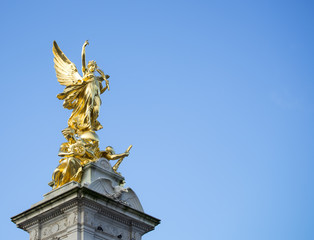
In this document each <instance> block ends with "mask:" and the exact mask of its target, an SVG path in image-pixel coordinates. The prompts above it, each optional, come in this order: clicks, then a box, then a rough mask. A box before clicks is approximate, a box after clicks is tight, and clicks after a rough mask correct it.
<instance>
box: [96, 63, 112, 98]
mask: <svg viewBox="0 0 314 240" xmlns="http://www.w3.org/2000/svg"><path fill="white" fill-rule="evenodd" d="M97 72H98V73H99V74H100V75H101V77H102V79H104V80H105V81H106V86H105V87H104V88H102V89H101V90H100V93H101V94H103V93H104V92H105V91H106V89H108V91H109V90H110V88H109V81H108V78H109V77H110V76H109V75H105V74H104V72H103V71H102V70H101V69H99V68H97Z"/></svg>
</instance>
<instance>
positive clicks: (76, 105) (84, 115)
mask: <svg viewBox="0 0 314 240" xmlns="http://www.w3.org/2000/svg"><path fill="white" fill-rule="evenodd" d="M88 44H89V43H88V41H85V43H84V45H83V47H82V72H83V77H81V75H80V74H79V73H78V71H77V68H76V66H75V65H74V64H73V63H72V62H71V61H70V60H69V59H68V58H67V57H66V56H65V54H64V53H63V52H62V51H61V49H60V48H59V46H58V45H57V43H56V41H54V42H53V48H52V52H53V54H54V63H55V65H54V67H55V70H56V74H57V78H58V81H59V83H60V84H61V85H65V86H66V88H65V89H64V91H63V93H60V94H58V95H57V97H58V99H60V100H64V103H63V107H64V108H67V109H73V111H72V114H71V116H70V118H69V120H68V126H69V128H71V129H73V130H74V131H75V133H76V134H81V133H83V132H86V131H97V130H99V129H102V128H103V127H102V125H101V124H100V123H99V122H98V120H97V118H98V115H99V109H100V105H101V99H100V94H102V93H104V92H105V91H106V90H107V89H108V90H109V81H108V78H109V75H105V74H104V72H103V71H102V70H101V69H99V68H98V67H97V64H96V62H95V61H89V62H88V64H87V68H86V62H85V47H86V46H87V45H88ZM95 71H97V72H98V73H99V74H100V76H96V75H95ZM103 81H105V83H106V85H105V87H103V84H102V83H103Z"/></svg>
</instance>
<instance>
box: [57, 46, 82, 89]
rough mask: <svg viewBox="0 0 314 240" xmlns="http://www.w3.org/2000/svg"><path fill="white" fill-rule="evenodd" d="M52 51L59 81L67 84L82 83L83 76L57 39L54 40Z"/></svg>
mask: <svg viewBox="0 0 314 240" xmlns="http://www.w3.org/2000/svg"><path fill="white" fill-rule="evenodd" d="M52 52H53V55H54V59H53V62H54V63H55V65H54V67H55V70H56V75H57V78H58V82H59V83H60V84H61V85H65V86H69V85H76V84H80V83H81V82H82V77H81V75H80V74H79V73H78V71H77V68H76V66H75V65H74V63H72V62H71V61H70V60H69V59H68V58H67V57H66V56H65V54H64V53H63V52H62V51H61V49H60V48H59V46H58V44H57V43H56V41H53V47H52Z"/></svg>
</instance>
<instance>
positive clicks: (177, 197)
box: [0, 0, 314, 240]
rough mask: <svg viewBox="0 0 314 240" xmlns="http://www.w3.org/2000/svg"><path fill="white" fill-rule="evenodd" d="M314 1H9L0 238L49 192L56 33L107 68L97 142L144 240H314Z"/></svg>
mask: <svg viewBox="0 0 314 240" xmlns="http://www.w3.org/2000/svg"><path fill="white" fill-rule="evenodd" d="M313 12H314V3H313V1H302V0H298V1H287V0H285V1H277V0H269V1H267V0H266V1H197V0H195V1H184V0H181V1H163V0H159V1H125V0H121V1H107V0H102V1H84V2H83V1H2V2H1V14H0V20H1V23H2V24H1V38H0V46H1V58H0V64H1V67H2V71H1V90H2V91H1V94H0V100H1V103H2V107H1V118H0V124H1V126H2V133H1V136H2V137H1V149H2V150H1V152H2V156H1V158H2V178H1V179H2V187H1V205H0V206H1V209H0V210H1V218H0V226H1V238H3V239H14V240H19V239H21V240H22V239H28V234H27V233H25V232H23V231H22V230H20V229H17V228H16V227H15V225H14V224H13V223H11V222H10V217H12V216H13V215H16V214H18V213H20V212H22V211H24V210H26V209H28V208H29V207H30V206H31V204H33V203H35V202H37V201H39V200H41V199H42V195H43V194H45V193H47V192H48V191H50V187H49V186H48V185H47V184H48V182H49V181H50V180H51V174H52V172H53V170H54V169H55V167H56V166H57V165H58V161H59V158H58V156H57V152H58V149H59V146H60V144H61V143H62V142H63V141H64V139H63V137H62V134H61V130H62V129H63V128H65V127H66V125H67V119H68V117H69V115H70V111H68V110H65V109H63V108H62V102H61V101H59V100H58V99H57V98H56V95H57V94H58V93H60V92H62V90H63V87H62V86H60V85H59V83H58V82H57V79H56V76H55V72H54V68H53V55H52V51H51V48H52V42H53V40H56V41H57V42H58V44H59V46H60V48H61V49H62V50H63V51H64V52H65V54H66V55H67V56H68V57H69V58H70V59H71V60H72V61H73V62H74V63H75V64H76V66H77V67H78V68H79V69H80V67H81V65H80V64H81V62H80V51H81V46H82V44H83V43H84V41H85V40H86V39H88V40H89V42H90V45H89V46H88V47H87V50H86V51H87V59H88V60H92V59H93V60H96V61H97V63H98V65H99V66H100V67H101V68H102V69H103V70H104V71H105V72H106V74H109V75H111V78H110V87H111V89H110V91H109V92H105V94H103V95H102V101H103V104H102V108H101V113H100V117H99V121H100V122H101V123H102V125H103V126H104V129H102V130H101V131H99V132H98V134H99V136H100V139H101V148H102V149H104V148H105V147H106V146H108V145H112V146H113V147H114V148H115V149H116V151H117V152H122V151H124V150H125V149H126V148H127V147H128V146H129V144H133V145H134V146H133V149H132V150H131V154H130V157H129V158H127V159H126V160H125V162H124V163H123V164H122V165H121V169H120V170H121V172H122V173H123V175H124V176H125V178H126V181H127V186H130V187H132V188H133V189H134V190H135V192H136V193H137V194H138V196H139V198H140V200H141V202H142V204H143V206H144V209H145V211H146V212H147V213H148V214H150V215H153V216H155V217H157V218H160V219H161V220H162V223H161V225H160V226H158V227H157V228H156V230H155V231H153V232H151V233H149V234H147V235H146V236H144V238H143V239H150V240H157V239H158V240H160V239H180V240H191V239H208V240H230V239H234V240H252V239H254V240H278V239H283V240H299V239H306V240H312V239H314V231H313V229H314V226H313V222H314V204H313V202H314V192H313V189H314V188H313V187H314V175H313V170H314V146H313V145H314V128H313V122H314V95H313V92H314V79H313V77H314V68H313V63H314V44H313V43H314V14H313Z"/></svg>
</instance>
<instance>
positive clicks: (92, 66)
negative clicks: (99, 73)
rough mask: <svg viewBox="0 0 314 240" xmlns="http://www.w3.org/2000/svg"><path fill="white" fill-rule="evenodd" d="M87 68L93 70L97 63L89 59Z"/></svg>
mask: <svg viewBox="0 0 314 240" xmlns="http://www.w3.org/2000/svg"><path fill="white" fill-rule="evenodd" d="M87 68H88V71H89V72H95V70H96V68H97V64H96V62H95V61H89V62H88V64H87Z"/></svg>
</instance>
